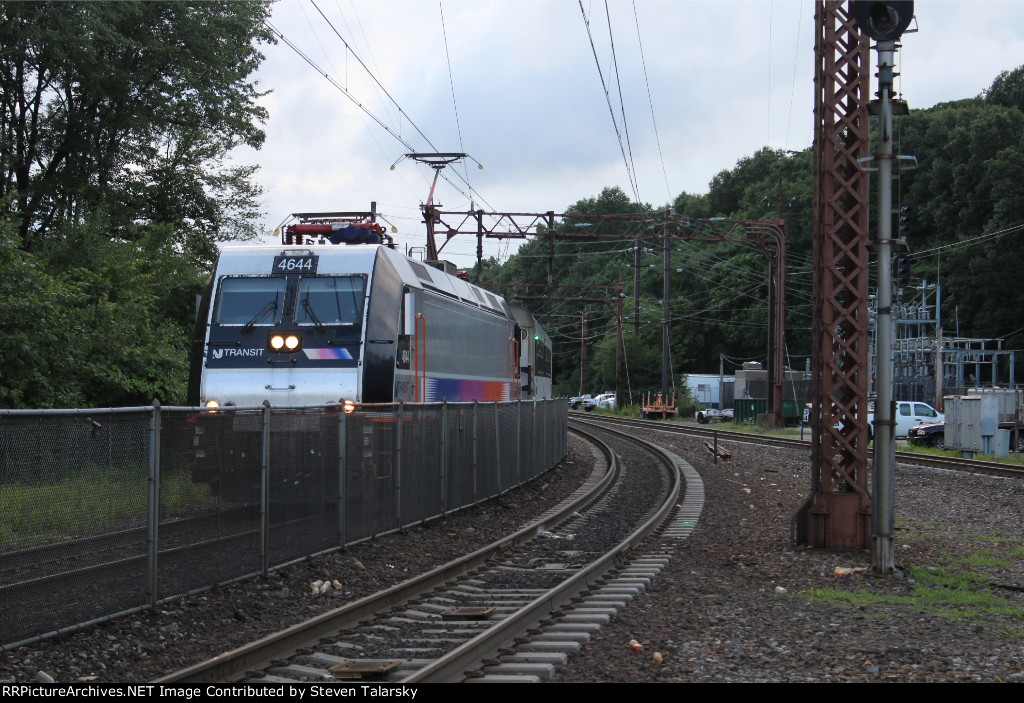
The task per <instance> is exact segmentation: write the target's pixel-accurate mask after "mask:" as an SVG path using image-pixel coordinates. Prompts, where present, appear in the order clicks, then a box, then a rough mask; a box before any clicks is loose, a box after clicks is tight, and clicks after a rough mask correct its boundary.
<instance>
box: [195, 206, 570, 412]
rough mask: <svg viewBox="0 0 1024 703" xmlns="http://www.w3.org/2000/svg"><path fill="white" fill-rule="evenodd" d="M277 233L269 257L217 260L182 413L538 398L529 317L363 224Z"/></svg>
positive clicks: (536, 338) (303, 226) (254, 252)
mask: <svg viewBox="0 0 1024 703" xmlns="http://www.w3.org/2000/svg"><path fill="white" fill-rule="evenodd" d="M290 220H292V223H291V224H289V225H287V226H283V230H284V232H283V236H282V240H283V243H282V244H281V245H274V246H234V247H226V248H224V249H223V250H222V251H221V253H220V257H219V258H218V261H217V264H216V267H215V270H214V272H213V275H212V277H211V281H210V285H209V287H208V289H207V291H206V293H205V295H204V296H203V298H202V300H201V303H200V307H199V313H198V319H197V330H196V336H195V340H196V341H195V347H194V351H193V358H192V369H191V371H192V372H191V375H190V383H189V403H190V405H193V406H204V407H211V408H212V407H218V406H238V407H254V406H258V405H261V404H262V403H263V401H264V400H267V401H269V403H270V405H271V406H272V407H286V408H288V407H310V406H324V405H333V404H343V405H345V406H346V407H348V408H351V407H354V406H355V405H358V404H366V403H390V402H397V401H405V402H434V401H441V400H448V401H450V402H459V401H472V400H478V401H495V400H496V401H510V400H516V399H529V398H534V397H550V394H551V381H550V365H551V362H550V344H551V343H550V338H548V337H547V335H546V334H544V332H543V330H542V329H541V328H540V326H539V325H538V324H537V323H536V320H534V319H533V318H532V316H530V315H529V313H528V312H525V311H522V313H525V315H523V314H521V315H520V317H519V318H518V321H517V316H516V314H515V313H514V312H513V310H512V308H510V306H509V305H508V303H506V302H505V300H504V299H503V298H501V297H500V296H497V295H494V294H493V293H491V292H489V291H487V290H485V289H483V288H480V287H478V286H475V285H473V284H471V283H469V282H468V281H466V280H463V279H462V278H459V277H458V276H457V275H453V274H455V273H456V272H455V271H454V270H451V271H450V272H446V271H444V270H440V269H439V268H437V267H435V266H430V265H427V264H426V263H424V262H420V261H416V260H414V259H411V258H409V257H407V256H404V255H403V254H401V253H400V252H398V251H396V250H395V249H394V248H393V246H392V245H390V243H389V242H388V241H387V240H388V237H387V234H386V233H385V232H384V230H383V229H382V228H381V227H380V226H379V225H377V224H376V223H374V222H372V221H370V222H367V221H353V220H352V219H350V218H348V217H343V216H341V215H340V214H331V213H322V214H298V215H292V216H291V218H290ZM286 222H287V221H286ZM524 342H525V343H526V346H525V347H524V346H523V343H524ZM538 357H539V358H538ZM523 368H526V369H527V374H528V378H526V379H522V378H521V373H522V372H521V370H522V369H523ZM524 381H525V382H524ZM524 389H525V391H524Z"/></svg>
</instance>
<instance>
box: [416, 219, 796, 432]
mask: <svg viewBox="0 0 1024 703" xmlns="http://www.w3.org/2000/svg"><path fill="white" fill-rule="evenodd" d="M423 219H424V222H425V223H426V226H427V239H428V247H431V248H434V249H435V250H436V251H438V252H440V251H441V250H442V249H443V248H444V246H445V244H447V243H448V242H449V241H450V240H451V239H452V238H454V237H456V236H458V235H470V236H476V238H477V262H478V267H477V270H478V271H479V262H480V261H481V260H482V258H483V240H484V239H485V238H486V239H525V238H526V237H530V236H540V237H545V238H547V240H548V257H549V258H548V284H549V285H552V284H553V261H554V240H555V239H563V240H577V241H594V240H599V239H616V240H633V241H639V240H643V239H651V240H655V241H658V240H660V241H662V242H663V243H667V242H668V241H669V240H679V241H689V242H699V241H704V242H748V243H751V244H753V245H755V246H756V247H757V248H758V249H759V250H760V251H761V253H762V255H763V256H764V257H765V259H766V260H767V261H768V297H769V312H768V316H769V333H768V377H769V381H770V383H769V391H768V393H769V395H768V409H769V412H770V414H771V416H772V419H773V422H774V424H775V425H776V426H779V427H781V426H782V424H783V418H782V394H783V391H782V384H783V381H784V377H785V374H784V365H783V352H784V349H785V338H786V221H785V220H784V219H783V218H778V219H775V220H772V221H761V220H737V219H727V218H713V219H701V218H692V217H685V216H678V215H676V216H667V215H663V214H658V215H655V214H646V215H585V214H568V213H566V214H556V213H555V212H554V211H548V212H544V213H521V212H516V213H512V212H484V211H483V210H476V211H470V212H442V211H441V210H439V209H438V208H437V207H436V206H434V205H429V204H428V205H426V206H424V207H423ZM559 225H560V227H559ZM538 227H543V230H538ZM438 233H443V234H444V235H445V241H444V243H442V244H441V246H439V247H435V246H434V244H433V242H434V240H435V236H436V234H438Z"/></svg>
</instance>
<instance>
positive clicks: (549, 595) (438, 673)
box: [402, 428, 682, 683]
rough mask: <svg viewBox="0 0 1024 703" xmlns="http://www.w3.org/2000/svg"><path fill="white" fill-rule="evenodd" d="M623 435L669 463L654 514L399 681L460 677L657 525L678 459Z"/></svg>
mask: <svg viewBox="0 0 1024 703" xmlns="http://www.w3.org/2000/svg"><path fill="white" fill-rule="evenodd" d="M573 430H574V431H576V432H579V433H580V434H584V435H586V436H588V437H589V438H590V439H591V441H593V442H595V443H598V444H599V446H601V447H603V448H604V451H606V452H607V453H608V454H609V455H610V456H612V457H613V461H614V462H615V466H616V469H615V470H616V472H617V471H618V458H617V457H615V454H614V453H613V452H612V451H611V449H610V448H608V445H607V444H605V443H604V442H602V441H601V440H600V439H598V438H597V437H594V436H593V435H590V434H588V433H584V432H582V431H581V430H579V429H578V428H573ZM606 431H607V430H606ZM618 434H622V433H618ZM623 436H624V437H626V438H627V439H629V440H630V441H634V442H638V443H641V444H643V445H645V446H646V447H647V448H648V449H649V450H651V451H653V452H654V453H655V454H657V455H658V456H659V458H661V459H662V461H664V462H665V464H666V466H668V467H670V471H671V475H672V477H673V482H672V487H671V489H670V490H669V491H668V496H667V498H666V499H665V500H664V501H663V502H662V504H661V505H660V506H658V508H657V510H655V512H654V514H653V515H651V517H650V518H648V519H647V520H646V521H645V522H644V523H643V524H642V525H641V526H640V527H639V528H637V529H636V530H634V531H633V533H632V534H630V535H629V536H627V537H626V538H625V539H623V540H622V541H621V542H619V543H618V544H617V545H616V546H615V547H614V548H613V549H611V550H609V551H608V552H606V553H605V554H604V555H603V556H601V557H599V558H598V559H596V560H594V561H592V562H591V563H590V564H589V565H588V566H586V567H585V568H583V569H581V570H580V571H579V573H577V574H576V575H575V576H573V577H571V578H570V579H568V580H566V581H564V582H563V583H561V584H560V585H558V586H556V587H555V588H553V589H551V590H549V591H548V592H546V593H544V594H543V595H542V596H540V597H539V598H536V599H535V600H534V601H533V602H531V603H530V604H529V605H527V606H526V607H524V608H521V609H520V610H518V611H517V612H515V613H514V614H512V615H509V616H508V617H506V618H505V619H504V620H502V621H501V622H500V623H499V624H497V625H496V626H494V627H492V628H490V629H488V630H486V631H485V632H483V633H481V634H480V635H478V636H477V637H475V638H474V639H472V640H470V641H468V642H466V643H465V644H463V645H462V646H460V647H459V648H458V649H455V650H453V651H452V652H451V653H449V654H448V655H446V656H444V657H441V658H440V659H437V660H436V661H434V662H433V663H432V664H430V665H429V666H427V667H424V668H423V669H421V670H419V671H417V672H416V673H414V674H411V675H410V676H408V677H406V678H404V679H402V683H417V682H418V683H430V682H434V683H442V682H446V681H452V680H455V679H457V678H460V676H461V674H462V672H464V671H465V670H466V669H467V668H468V667H470V666H472V665H473V664H474V663H476V662H478V661H480V659H481V658H482V657H483V656H485V655H486V654H487V653H488V652H491V651H496V650H497V649H498V648H500V647H501V646H503V645H505V644H506V643H509V642H511V641H512V639H513V638H514V636H515V635H516V634H517V633H518V632H521V631H523V630H524V629H525V628H526V627H528V626H529V625H531V624H533V623H535V622H537V621H538V620H540V619H541V618H542V617H543V616H544V615H545V614H546V613H549V612H551V611H553V610H558V609H559V608H560V607H562V606H563V605H565V604H566V603H568V602H569V601H570V599H572V598H573V597H574V596H576V595H577V594H578V593H580V592H581V591H583V590H585V589H586V588H587V587H589V586H591V585H592V584H593V583H594V582H595V581H597V580H598V579H599V578H600V577H601V575H602V574H604V573H606V572H607V571H609V570H610V569H612V568H613V567H614V566H616V565H618V564H620V563H621V562H622V561H623V560H624V558H625V555H626V554H627V553H628V552H629V551H630V550H632V549H633V548H635V547H636V546H637V545H638V544H640V542H641V541H643V540H644V539H646V538H647V537H648V536H649V535H650V534H651V533H652V532H653V531H654V530H655V529H656V528H657V527H658V526H659V525H661V523H662V522H663V521H664V520H665V518H666V517H667V516H668V514H669V512H670V511H671V510H672V508H673V507H674V506H675V504H676V501H677V500H678V499H679V493H680V491H681V489H682V481H681V480H680V467H679V463H678V461H677V459H676V458H675V457H673V456H672V455H670V454H669V453H668V452H666V451H664V450H663V449H661V448H659V447H657V446H655V445H652V444H650V443H649V442H643V441H642V440H636V439H635V438H633V437H628V435H623Z"/></svg>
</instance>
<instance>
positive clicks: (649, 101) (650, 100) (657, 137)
mask: <svg viewBox="0 0 1024 703" xmlns="http://www.w3.org/2000/svg"><path fill="white" fill-rule="evenodd" d="M633 21H634V22H635V23H636V43H637V45H638V46H639V47H640V64H641V65H642V66H643V69H644V85H646V86H647V104H648V105H650V107H651V124H653V125H654V140H655V142H656V143H657V145H658V159H659V160H660V161H661V175H662V176H664V177H665V192H666V193H667V194H668V199H669V201H671V200H672V189H671V188H669V185H668V171H667V170H666V169H665V156H664V154H662V152H661V136H660V135H659V134H658V121H657V120H656V119H655V117H654V99H653V98H652V97H651V82H650V80H649V79H648V77H647V60H646V59H645V58H644V42H643V40H642V39H641V38H640V18H639V17H638V16H637V13H636V0H633Z"/></svg>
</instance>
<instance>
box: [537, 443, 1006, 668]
mask: <svg viewBox="0 0 1024 703" xmlns="http://www.w3.org/2000/svg"><path fill="white" fill-rule="evenodd" d="M666 436H667V435H664V434H660V435H658V437H659V438H661V441H660V442H659V443H660V444H663V445H664V446H667V447H669V448H670V449H672V450H673V451H675V452H676V453H677V454H679V455H680V456H681V457H683V458H684V459H685V460H687V461H688V462H690V464H691V465H692V466H693V467H694V468H695V469H697V471H698V472H699V473H700V475H701V477H702V478H703V481H704V487H705V491H706V503H705V507H704V513H703V515H702V516H701V519H700V522H699V525H698V528H697V530H696V531H695V533H694V534H693V535H692V536H691V537H690V538H689V539H688V540H686V541H685V542H684V543H683V544H682V545H680V548H679V549H678V550H677V551H676V553H675V556H674V558H673V560H672V562H671V564H670V565H669V567H668V568H667V569H666V570H665V571H663V572H662V573H661V575H660V576H659V577H658V578H657V579H656V580H655V581H654V582H653V584H652V587H651V588H650V589H649V591H648V592H647V593H645V594H643V595H641V596H638V597H637V598H635V599H634V600H633V601H632V602H631V603H630V606H629V607H628V608H627V609H626V610H625V611H623V612H622V613H621V614H620V615H619V617H618V618H617V619H616V620H615V621H613V622H612V623H611V624H610V625H609V626H608V627H605V628H603V629H602V630H601V631H600V633H598V634H597V635H596V636H595V637H594V638H593V640H592V641H591V643H590V644H588V645H587V647H586V649H585V650H584V651H583V652H582V653H581V654H579V655H577V656H574V657H573V658H572V659H571V660H570V662H569V663H568V665H566V666H565V667H562V668H561V670H560V671H559V675H558V678H557V680H558V681H562V682H584V681H586V682H594V681H616V682H682V681H703V682H710V681H744V682H763V681H816V682H824V681H914V682H926V681H927V682H932V681H1015V682H1021V681H1024V593H1022V590H1024V528H1022V526H1024V484H1022V483H1021V481H1019V480H1012V479H999V478H991V477H986V476H978V475H966V474H958V473H953V472H949V471H943V470H930V469H920V468H914V467H909V466H899V467H898V470H897V474H896V491H897V493H896V501H897V503H896V526H897V534H896V561H897V572H896V573H895V574H894V575H891V576H880V575H875V574H873V573H872V572H871V571H870V569H869V568H868V569H866V570H863V571H855V572H853V573H852V574H849V575H845V576H841V575H837V569H844V568H854V569H863V568H864V567H870V557H869V555H868V554H867V553H864V552H845V553H834V552H827V551H819V550H806V549H803V550H802V549H793V548H792V547H791V546H790V530H791V527H790V522H791V517H792V515H793V513H794V512H795V511H796V509H797V508H798V507H799V505H800V504H801V503H802V501H803V499H804V498H805V497H806V496H807V493H808V491H809V486H810V464H809V460H808V458H807V453H796V452H793V451H792V450H787V449H775V448H766V447H757V446H755V445H750V444H742V443H733V442H730V443H723V446H725V447H727V448H728V449H729V450H730V451H731V453H732V459H731V460H730V461H728V462H720V463H719V464H718V465H717V466H715V465H713V463H712V460H711V456H710V454H709V453H708V451H707V450H706V449H705V447H704V440H697V439H693V440H690V439H682V440H667V441H666V440H665V439H664V437H666ZM949 574H960V575H970V576H971V577H973V578H974V579H975V581H974V588H973V589H971V590H966V591H961V592H958V593H957V592H952V591H942V590H940V589H937V588H933V587H930V586H929V581H930V579H932V578H936V577H941V576H945V575H949ZM963 581H964V579H961V583H963ZM816 591H817V592H821V593H823V594H827V595H823V596H822V597H821V598H819V599H814V598H812V597H811V596H812V594H813V593H815V592H816ZM854 594H857V595H854ZM930 598H931V599H934V600H933V602H929V599H930ZM972 598H974V599H978V601H972ZM982 599H984V600H982ZM634 638H635V639H636V640H637V641H638V642H639V643H640V644H641V645H643V648H644V650H643V652H642V653H637V652H634V651H632V650H631V649H629V648H628V647H627V643H628V642H629V641H630V640H631V639H634ZM655 653H657V655H658V656H655ZM657 659H660V660H661V664H660V665H659V664H656V663H655V660H657Z"/></svg>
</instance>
